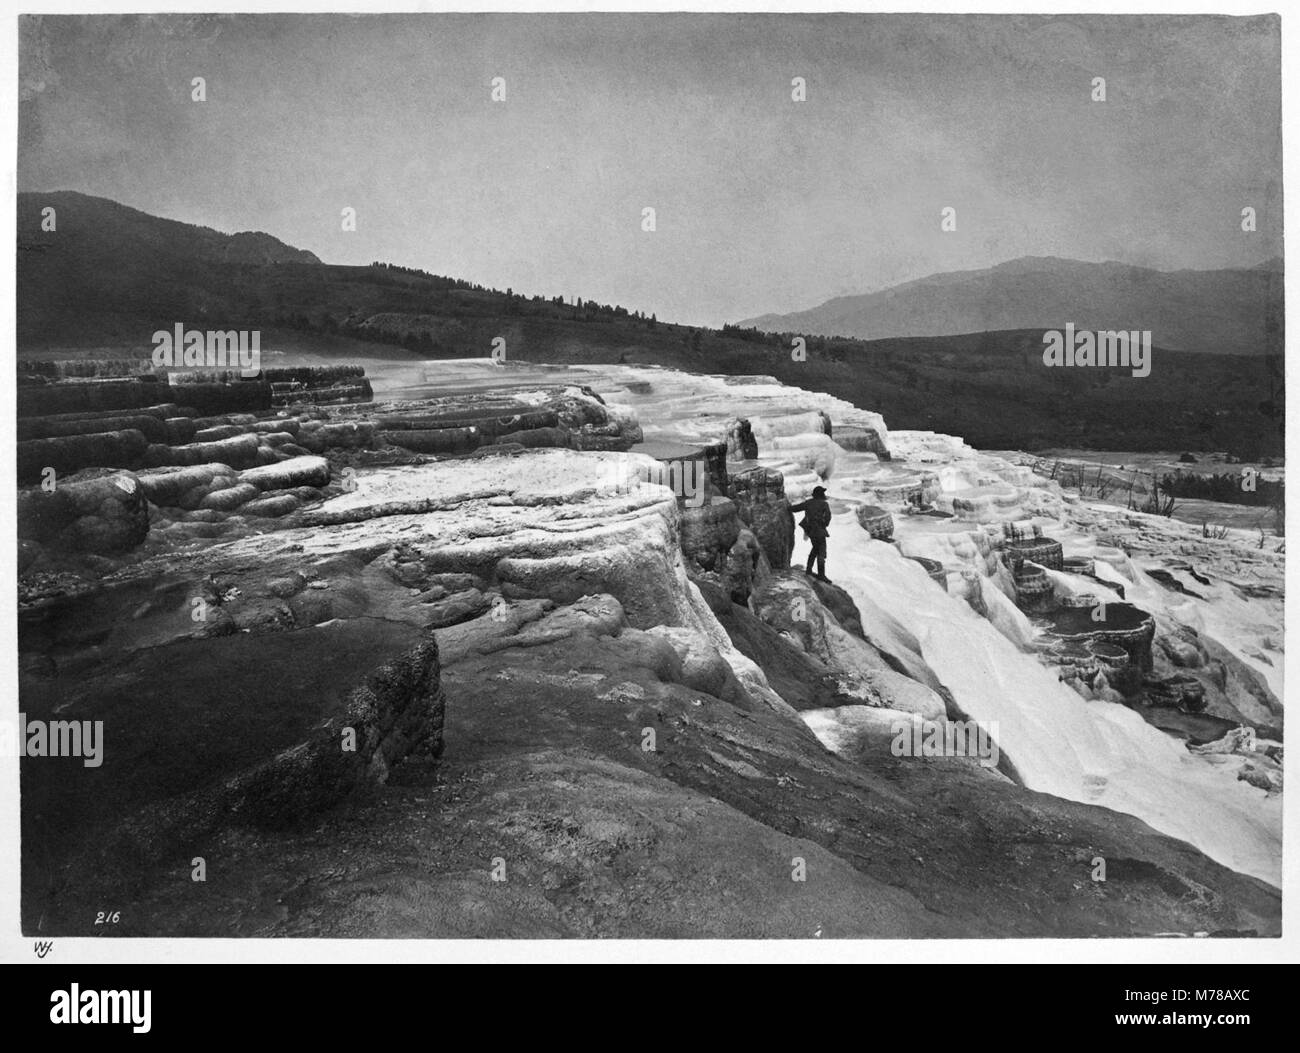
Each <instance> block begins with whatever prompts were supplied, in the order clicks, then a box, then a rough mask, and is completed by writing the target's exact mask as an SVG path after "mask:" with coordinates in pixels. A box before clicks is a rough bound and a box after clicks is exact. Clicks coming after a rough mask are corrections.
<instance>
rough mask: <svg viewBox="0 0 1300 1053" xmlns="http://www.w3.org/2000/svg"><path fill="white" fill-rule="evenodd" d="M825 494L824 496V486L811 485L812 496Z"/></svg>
mask: <svg viewBox="0 0 1300 1053" xmlns="http://www.w3.org/2000/svg"><path fill="white" fill-rule="evenodd" d="M825 496H826V487H824V486H814V487H813V497H825Z"/></svg>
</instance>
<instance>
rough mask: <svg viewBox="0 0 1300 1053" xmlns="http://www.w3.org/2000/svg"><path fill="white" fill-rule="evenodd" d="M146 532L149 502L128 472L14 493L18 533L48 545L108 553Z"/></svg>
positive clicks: (129, 544)
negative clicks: (50, 487) (16, 501)
mask: <svg viewBox="0 0 1300 1053" xmlns="http://www.w3.org/2000/svg"><path fill="white" fill-rule="evenodd" d="M148 534H149V506H148V502H147V501H146V499H145V496H144V491H143V489H142V487H141V486H140V484H139V482H138V481H137V479H136V478H135V476H133V475H131V474H130V473H127V472H113V473H106V474H104V475H101V476H98V477H95V478H88V479H78V480H72V481H67V482H63V483H60V484H59V485H58V487H57V488H56V489H55V490H54V491H53V492H52V493H47V492H45V491H44V490H31V491H24V492H21V493H20V494H19V495H18V536H19V537H21V538H30V539H34V540H39V541H40V542H42V543H43V544H45V545H47V546H50V547H53V548H56V549H58V548H63V549H71V550H74V551H80V552H91V553H97V554H109V553H116V552H123V551H126V550H128V549H132V548H134V547H135V546H136V545H138V544H140V542H142V541H143V540H144V539H145V538H146V537H147V536H148Z"/></svg>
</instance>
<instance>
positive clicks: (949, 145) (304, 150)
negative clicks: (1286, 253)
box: [18, 15, 1282, 325]
mask: <svg viewBox="0 0 1300 1053" xmlns="http://www.w3.org/2000/svg"><path fill="white" fill-rule="evenodd" d="M196 76H202V77H204V78H206V82H207V96H208V98H207V101H206V102H204V103H196V102H192V101H191V100H190V82H191V78H193V77H196ZM796 76H798V77H803V78H805V79H806V82H807V101H806V102H802V103H796V102H794V101H792V99H791V78H793V77H796ZM494 77H503V78H505V85H506V101H505V102H493V101H492V100H491V94H490V93H491V81H492V79H493V78H494ZM1094 77H1104V78H1105V80H1106V94H1107V101H1106V102H1104V103H1100V102H1093V101H1092V100H1091V97H1090V96H1091V92H1092V79H1093V78H1094ZM20 79H21V97H22V100H23V101H22V103H21V108H20V131H19V139H20V141H19V158H18V171H19V188H20V189H22V190H56V189H57V190H80V191H83V192H85V193H89V194H96V195H100V196H103V197H109V198H113V199H115V200H117V201H121V202H123V203H124V204H128V205H131V206H133V207H135V208H139V209H143V210H144V211H146V212H151V213H156V214H159V215H163V216H167V217H170V218H174V219H181V220H185V221H188V222H193V223H201V224H204V225H207V226H211V227H215V228H217V229H218V230H224V231H237V230H250V229H256V230H265V231H267V232H269V233H271V234H274V235H275V236H276V237H278V238H280V239H282V240H284V241H286V242H288V243H290V244H292V245H295V246H298V247H301V248H307V249H310V250H312V251H313V252H315V253H316V254H317V255H318V256H320V257H321V259H323V260H325V261H326V262H328V263H364V262H369V261H370V260H373V259H383V260H389V261H392V262H395V263H402V264H406V265H409V266H417V267H422V268H425V269H426V270H430V271H433V272H435V273H439V274H448V275H453V276H456V277H461V278H466V279H469V280H471V281H477V282H482V283H484V284H486V285H491V286H496V287H500V288H505V287H507V286H511V287H513V288H514V289H515V291H517V292H526V293H530V294H531V293H544V294H547V295H554V294H560V293H562V294H564V295H565V296H574V295H577V296H582V297H584V298H592V299H595V300H597V301H600V302H604V303H621V304H623V305H625V306H627V307H629V308H631V309H634V310H635V309H640V310H644V311H646V312H647V313H650V312H654V313H656V314H657V315H658V316H659V317H660V318H661V319H665V320H672V321H681V322H689V323H693V324H709V325H718V324H721V323H722V322H724V321H736V320H738V319H740V318H744V317H749V316H752V315H757V314H761V313H764V312H768V311H788V310H795V309H800V308H806V307H810V306H813V305H815V304H817V303H820V302H821V301H823V300H825V299H827V298H829V297H831V296H835V295H843V294H848V293H859V292H869V291H874V290H876V289H879V288H881V287H883V286H886V285H892V284H895V283H897V282H900V281H906V280H910V279H913V278H918V277H923V276H924V275H927V274H931V273H935V272H939V271H949V270H960V269H968V268H976V267H986V266H990V265H992V264H995V263H1000V262H1002V261H1004V260H1007V259H1013V258H1015V257H1018V256H1026V255H1040V256H1066V257H1073V258H1076V259H1085V260H1105V259H1115V260H1122V261H1125V262H1130V263H1136V264H1142V265H1147V266H1154V267H1158V268H1161V269H1176V268H1181V267H1191V268H1207V267H1221V266H1236V265H1253V264H1255V263H1257V262H1260V261H1261V260H1264V259H1267V258H1269V257H1271V256H1276V255H1280V254H1281V222H1282V217H1281V205H1282V199H1281V131H1280V109H1281V103H1280V56H1279V35H1278V26H1277V22H1276V21H1275V20H1274V19H1271V18H1259V19H1245V18H1223V17H1205V18H1202V17H1194V18H1172V17H1156V16H1150V17H1148V16H1140V17H1117V16H1058V17H1053V18H1044V17H1029V16H1025V17H1020V16H1003V17H993V16H987V17H983V16H980V17H975V16H936V15H909V16H893V15H888V16H886V15H874V16H858V15H848V16H845V15H826V16H803V15H798V16H794V15H790V16H725V15H666V16H649V15H647V16H628V15H566V16H527V15H467V16H447V15H436V16H435V15H409V16H348V15H321V16H302V15H286V16H250V15H228V16H219V17H208V18H196V17H187V16H182V17H170V16H166V17H164V16H158V17H153V18H145V19H141V18H127V17H120V18H119V17H111V18H85V17H63V18H50V17H46V18H44V19H40V20H34V19H29V20H26V21H25V23H24V25H23V33H22V46H21V69H20ZM1247 205H1250V206H1253V207H1255V208H1256V209H1257V211H1258V225H1259V231H1258V232H1257V233H1256V234H1253V235H1246V234H1243V233H1241V231H1240V222H1241V219H1240V217H1241V210H1242V208H1243V207H1244V206H1247ZM344 207H352V208H355V209H356V210H357V230H356V231H355V232H354V233H349V232H343V231H342V230H340V226H341V224H340V210H341V209H343V208H344ZM645 207H653V208H654V209H655V210H656V221H657V230H656V231H655V232H654V233H646V232H644V231H642V229H641V226H642V223H641V220H642V209H643V208H645ZM944 207H952V208H955V209H956V212H957V230H956V231H955V232H949V233H945V232H942V231H941V230H940V213H941V210H942V209H943V208H944Z"/></svg>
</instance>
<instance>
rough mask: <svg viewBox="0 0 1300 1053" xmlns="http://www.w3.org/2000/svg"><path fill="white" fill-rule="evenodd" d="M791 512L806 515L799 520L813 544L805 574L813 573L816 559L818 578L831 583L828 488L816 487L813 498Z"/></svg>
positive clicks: (805, 534)
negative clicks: (827, 573)
mask: <svg viewBox="0 0 1300 1053" xmlns="http://www.w3.org/2000/svg"><path fill="white" fill-rule="evenodd" d="M790 511H791V512H803V513H804V517H803V519H801V520H799V526H800V527H801V528H802V529H803V534H804V537H806V538H807V539H808V540H809V541H810V542H811V543H812V550H811V551H810V552H809V553H808V566H807V567H805V568H804V573H805V574H811V573H812V572H813V560H814V559H815V560H816V561H817V577H819V578H821V580H822V581H825V582H828V583H829V582H830V580H831V579H830V578H828V577H827V576H826V538H827V536H828V535H829V534H830V525H831V506H830V505H829V504H827V502H826V487H824V486H814V487H813V492H812V497H810V498H809V499H808V500H807V501H800V502H799V503H798V504H797V505H791V506H790Z"/></svg>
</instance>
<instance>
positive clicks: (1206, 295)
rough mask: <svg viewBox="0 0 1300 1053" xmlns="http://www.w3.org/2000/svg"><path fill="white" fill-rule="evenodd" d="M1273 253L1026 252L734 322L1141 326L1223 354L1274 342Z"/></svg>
mask: <svg viewBox="0 0 1300 1053" xmlns="http://www.w3.org/2000/svg"><path fill="white" fill-rule="evenodd" d="M1282 294H1283V288H1282V260H1281V259H1274V260H1270V261H1268V262H1267V263H1263V264H1260V265H1259V266H1257V267H1253V268H1249V269H1240V270H1212V271H1190V270H1184V271H1157V270H1151V269H1150V268H1147V267H1133V266H1130V265H1129V264H1125V263H1114V262H1108V263H1085V262H1082V261H1079V260H1067V259H1060V258H1059V257H1055V256H1026V257H1023V258H1022V259H1018V260H1011V261H1010V262H1007V263H1002V264H999V265H998V266H996V267H990V268H988V269H987V270H975V271H953V272H951V273H947V274H934V275H931V276H930V277H928V278H921V279H919V280H917V281H911V282H905V283H904V284H902V285H896V286H893V287H892V288H888V289H884V290H881V291H880V292H875V293H866V294H864V295H861V296H840V297H836V298H835V299H832V300H827V301H826V302H825V303H823V304H821V305H820V306H819V307H814V308H812V309H811V310H807V311H796V312H794V313H792V314H765V315H761V316H760V317H758V318H750V319H747V320H746V321H743V322H741V323H740V324H741V325H742V326H746V327H749V326H752V327H754V328H757V329H762V330H765V331H768V332H780V333H802V334H805V335H818V336H847V337H854V338H857V339H860V340H881V339H888V338H893V337H912V336H956V335H959V334H962V333H978V332H987V331H990V330H1006V329H1033V328H1040V329H1053V328H1060V327H1063V326H1064V325H1065V324H1066V323H1068V322H1073V323H1074V325H1075V327H1076V329H1094V330H1097V329H1149V330H1151V333H1152V340H1153V342H1154V343H1155V344H1157V345H1158V346H1160V347H1165V348H1170V349H1173V350H1179V351H1209V352H1219V353H1223V354H1246V355H1253V354H1267V353H1270V352H1280V351H1281V348H1282V332H1283V324H1282V319H1283V313H1282Z"/></svg>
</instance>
